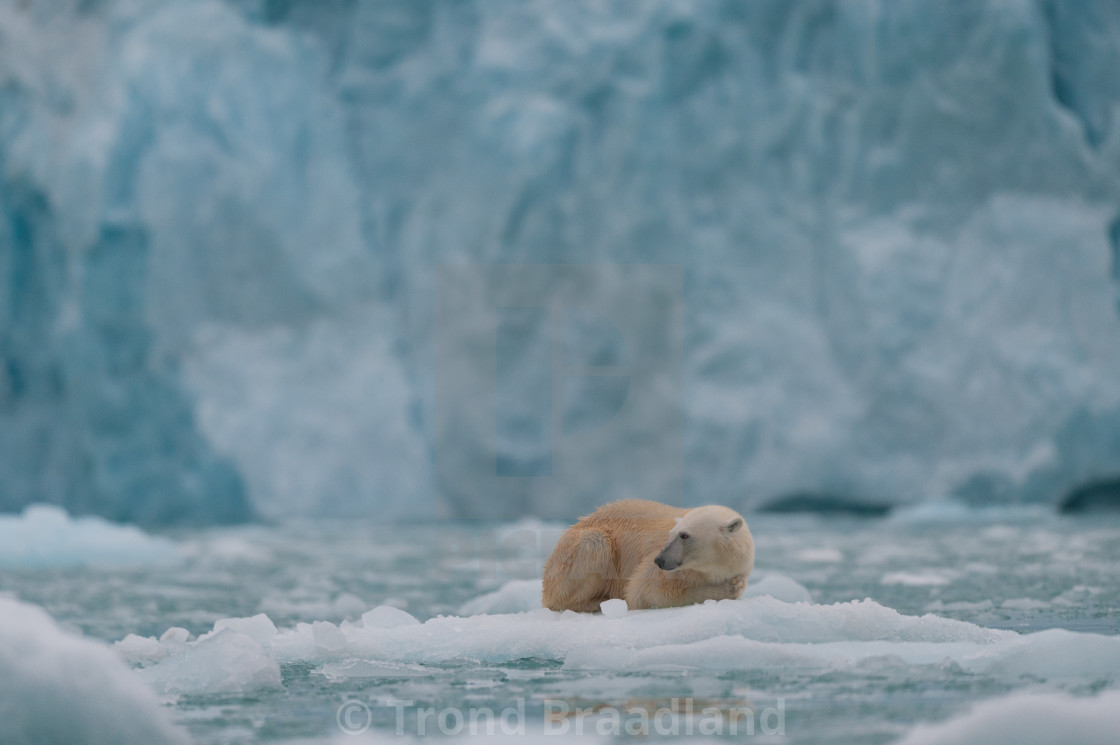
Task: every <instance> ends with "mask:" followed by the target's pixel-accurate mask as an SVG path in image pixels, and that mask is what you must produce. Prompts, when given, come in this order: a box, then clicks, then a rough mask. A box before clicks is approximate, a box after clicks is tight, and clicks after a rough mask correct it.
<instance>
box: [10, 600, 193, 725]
mask: <svg viewBox="0 0 1120 745" xmlns="http://www.w3.org/2000/svg"><path fill="white" fill-rule="evenodd" d="M157 644H158V643H157ZM187 741H188V740H187V738H186V735H185V734H184V733H182V732H181V731H180V730H178V729H177V728H175V727H174V726H172V725H171V724H170V722H169V719H168V717H167V715H166V713H165V712H164V710H163V709H161V707H160V705H159V702H158V700H157V699H156V696H155V694H153V693H152V691H151V690H150V689H149V688H148V687H147V686H145V685H144V684H143V683H142V682H141V681H140V680H138V679H137V678H136V676H134V675H133V674H131V673H130V672H129V670H128V668H127V667H126V666H125V665H124V664H122V663H121V661H120V659H118V658H117V656H116V655H114V654H113V652H112V651H111V650H110V649H109V648H108V647H106V646H105V645H104V644H102V643H100V642H96V641H92V640H90V639H85V638H82V637H80V636H77V635H74V634H71V633H68V632H65V631H63V630H62V629H61V628H59V626H58V624H56V623H55V621H54V620H53V619H52V618H51V617H50V616H49V615H47V613H46V612H44V611H43V610H42V609H40V608H38V607H36V606H33V605H28V604H26V603H22V602H20V601H18V600H14V599H12V598H9V597H0V742H2V743H4V745H120V744H121V743H145V744H146V745H160V744H164V745H179V744H182V745H185V743H187Z"/></svg>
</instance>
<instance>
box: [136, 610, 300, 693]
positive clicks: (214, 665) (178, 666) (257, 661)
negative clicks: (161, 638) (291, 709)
mask: <svg viewBox="0 0 1120 745" xmlns="http://www.w3.org/2000/svg"><path fill="white" fill-rule="evenodd" d="M139 674H140V676H141V677H142V678H143V679H144V680H145V681H146V682H147V683H148V684H149V685H151V686H152V687H153V688H155V689H156V690H158V691H162V692H164V693H196V694H197V693H245V692H248V691H253V690H258V689H261V688H279V687H280V665H279V664H277V662H276V661H275V660H274V659H272V658H271V657H269V655H268V652H267V651H266V650H265V648H264V647H262V646H261V645H260V643H258V642H257V641H256V640H255V639H253V638H252V637H251V636H249V635H248V634H242V633H240V632H237V631H234V630H233V629H232V628H228V627H227V628H223V629H221V630H219V631H216V632H214V633H212V634H207V635H206V636H204V637H202V638H200V639H199V640H198V641H197V642H193V643H189V644H187V645H184V646H183V648H182V649H180V650H178V651H177V653H174V654H171V655H170V656H168V657H167V658H166V659H164V660H162V661H161V662H158V663H156V664H155V665H153V666H151V667H146V668H143V669H141V670H140V671H139Z"/></svg>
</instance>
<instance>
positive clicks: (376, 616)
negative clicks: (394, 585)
mask: <svg viewBox="0 0 1120 745" xmlns="http://www.w3.org/2000/svg"><path fill="white" fill-rule="evenodd" d="M419 624H420V622H419V621H418V620H416V618H415V617H413V616H412V615H411V614H409V613H408V612H407V611H403V610H401V609H400V608H394V607H393V606H391V605H379V606H377V607H376V608H374V609H373V610H371V611H366V612H365V613H363V614H362V626H363V627H365V628H367V629H375V628H376V629H392V628H396V627H398V626H417V625H419Z"/></svg>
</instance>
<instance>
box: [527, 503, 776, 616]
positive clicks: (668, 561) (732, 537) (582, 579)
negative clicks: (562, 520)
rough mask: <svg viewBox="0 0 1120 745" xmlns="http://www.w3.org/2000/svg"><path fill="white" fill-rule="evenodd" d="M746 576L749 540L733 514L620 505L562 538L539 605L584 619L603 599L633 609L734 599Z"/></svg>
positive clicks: (751, 542)
mask: <svg viewBox="0 0 1120 745" xmlns="http://www.w3.org/2000/svg"><path fill="white" fill-rule="evenodd" d="M753 568H754V539H753V538H752V537H751V532H750V530H749V529H748V528H747V525H746V523H745V522H744V520H743V518H742V516H741V515H740V514H739V513H738V512H736V511H735V510H732V509H730V508H728V507H720V506H718V505H710V506H707V507H696V508H694V509H691V510H684V509H680V508H678V507H670V506H669V505H667V504H661V503H659V502H650V501H646V500H643V499H624V500H622V501H619V502H611V503H610V504H606V505H603V506H602V507H600V508H599V509H597V510H595V512H593V513H592V514H590V515H588V516H587V517H584V518H581V519H580V520H579V522H577V523H576V524H575V525H573V526H572V527H570V528H568V530H567V531H566V532H565V533H564V535H563V536H561V538H560V541H559V542H558V543H557V544H556V548H555V549H553V551H552V555H551V556H549V557H548V561H547V562H545V565H544V594H543V601H544V606H545V607H546V608H551V609H552V610H574V611H581V612H591V611H597V610H599V603H601V602H602V601H604V600H608V599H610V598H622V599H623V600H625V601H626V604H627V606H629V607H630V608H632V609H638V608H668V607H671V606H677V605H689V604H691V603H701V602H703V601H705V600H722V599H724V598H737V597H739V596H740V595H742V594H743V590H744V589H745V588H746V586H747V576H748V575H749V574H750V573H751V569H753Z"/></svg>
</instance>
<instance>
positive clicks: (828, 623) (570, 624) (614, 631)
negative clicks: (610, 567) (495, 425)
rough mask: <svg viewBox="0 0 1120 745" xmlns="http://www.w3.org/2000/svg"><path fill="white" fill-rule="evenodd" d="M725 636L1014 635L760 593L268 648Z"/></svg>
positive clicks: (342, 653)
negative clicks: (610, 613) (616, 613)
mask: <svg viewBox="0 0 1120 745" xmlns="http://www.w3.org/2000/svg"><path fill="white" fill-rule="evenodd" d="M723 635H729V636H742V637H744V638H746V639H751V640H755V641H769V642H785V643H793V644H806V643H813V644H816V643H822V642H832V641H878V640H889V641H891V642H902V641H925V642H961V641H965V642H972V643H974V644H988V643H992V642H994V641H997V640H1000V639H1006V638H1019V637H1018V634H1015V633H1014V632H1011V631H998V630H993V629H985V628H981V627H979V626H975V625H973V624H970V623H965V622H962V621H953V620H950V619H947V618H939V617H937V616H923V617H921V618H918V617H914V616H903V615H901V614H899V613H898V612H897V611H894V610H891V609H890V608H885V607H883V606H881V605H879V604H878V603H875V602H873V601H870V600H864V601H859V602H851V603H837V604H835V605H810V604H804V603H799V604H791V603H784V602H782V601H780V600H776V599H774V598H772V597H765V596H764V597H757V598H748V599H742V600H723V601H720V602H712V603H707V604H704V605H692V606H687V607H684V608H666V609H661V610H643V611H630V612H628V613H627V614H626V615H625V616H624V617H622V618H617V619H611V623H604V619H603V617H602V616H599V615H596V614H586V613H571V612H564V613H555V612H553V611H549V610H546V609H543V608H538V609H536V610H533V611H529V612H527V613H518V614H504V615H481V616H474V617H471V618H461V617H438V618H433V619H430V620H428V621H426V622H425V623H423V624H418V625H412V626H400V627H395V628H356V627H355V628H354V629H352V630H351V631H350V632H348V633H346V634H344V636H345V637H346V638H347V644H346V646H345V647H344V648H342V649H338V650H326V649H323V648H322V647H320V646H318V645H316V643H315V637H314V634H313V629H312V627H311V626H310V625H308V624H299V625H297V627H296V628H295V629H292V630H282V631H281V632H280V633H279V634H278V635H277V637H276V638H275V639H274V640H273V642H272V652H273V655H274V656H275V658H276V659H278V660H280V661H282V662H286V661H296V660H302V661H310V662H326V661H330V660H338V659H343V658H362V659H367V660H378V661H388V662H406V663H425V664H442V663H445V662H449V661H454V660H462V659H471V660H479V661H483V662H493V663H503V662H511V661H515V660H518V659H523V658H528V657H536V658H539V659H550V660H557V661H560V662H563V661H564V660H565V659H566V658H567V657H568V655H569V654H571V653H572V652H573V651H575V650H580V649H584V648H588V647H627V648H630V649H636V650H638V649H648V648H652V647H659V646H663V645H672V644H688V643H692V642H697V641H702V640H705V639H710V638H712V637H716V636H723Z"/></svg>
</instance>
